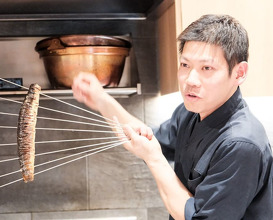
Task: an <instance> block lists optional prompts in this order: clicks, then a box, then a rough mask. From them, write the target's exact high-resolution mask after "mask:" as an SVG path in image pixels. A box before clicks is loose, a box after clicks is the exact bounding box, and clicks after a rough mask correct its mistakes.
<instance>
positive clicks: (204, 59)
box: [180, 55, 214, 63]
mask: <svg viewBox="0 0 273 220" xmlns="http://www.w3.org/2000/svg"><path fill="white" fill-rule="evenodd" d="M180 59H183V60H185V61H190V59H189V58H187V57H185V56H183V55H181V56H180ZM197 60H198V61H199V62H202V63H207V62H209V63H213V62H214V59H213V58H201V59H197Z"/></svg>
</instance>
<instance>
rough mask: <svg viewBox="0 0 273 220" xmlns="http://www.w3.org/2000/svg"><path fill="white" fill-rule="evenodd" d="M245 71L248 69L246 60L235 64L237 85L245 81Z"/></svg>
mask: <svg viewBox="0 0 273 220" xmlns="http://www.w3.org/2000/svg"><path fill="white" fill-rule="evenodd" d="M247 71H248V63H247V62H246V61H243V62H241V63H238V64H237V65H236V80H237V83H238V85H241V84H242V83H243V82H244V81H245V79H246V76H247Z"/></svg>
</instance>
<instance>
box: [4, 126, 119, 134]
mask: <svg viewBox="0 0 273 220" xmlns="http://www.w3.org/2000/svg"><path fill="white" fill-rule="evenodd" d="M0 128H7V129H17V127H13V126H0ZM35 129H36V130H44V131H72V132H94V133H111V134H122V133H123V132H122V131H102V130H101V131H100V130H85V129H73V128H35Z"/></svg>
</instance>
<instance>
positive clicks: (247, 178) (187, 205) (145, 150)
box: [73, 15, 273, 220]
mask: <svg viewBox="0 0 273 220" xmlns="http://www.w3.org/2000/svg"><path fill="white" fill-rule="evenodd" d="M178 40H179V42H180V52H181V57H180V67H179V70H178V82H179V86H180V91H181V94H182V96H183V99H184V103H182V104H181V105H180V106H178V107H177V109H176V110H175V111H174V113H173V115H172V117H171V119H169V120H168V121H166V122H165V123H163V124H162V125H161V126H160V128H159V129H157V130H155V132H154V133H155V136H153V133H152V131H151V129H149V128H147V127H146V126H145V125H144V124H143V123H142V122H140V121H139V120H138V119H136V118H134V117H133V116H131V115H130V114H129V113H128V112H126V111H125V110H124V109H123V108H122V107H121V106H120V105H119V104H118V103H117V102H116V101H115V100H114V99H113V98H112V97H110V96H109V95H107V94H106V93H105V92H104V91H103V89H102V88H101V86H100V85H99V82H98V80H97V79H96V78H95V77H94V76H93V75H86V74H80V75H79V76H78V77H77V78H76V79H75V81H74V84H73V91H74V96H75V97H76V98H77V99H78V101H80V102H84V103H85V104H86V105H88V106H89V107H91V108H92V109H94V110H97V111H99V112H100V113H101V114H102V115H104V116H105V117H108V118H112V117H113V116H116V117H117V119H118V120H119V121H120V122H121V123H122V124H127V125H125V126H124V133H125V134H126V136H127V137H128V139H129V140H130V141H129V142H128V143H126V144H124V146H125V148H126V149H128V150H129V151H131V152H132V153H134V154H135V155H136V156H138V157H139V158H141V159H143V160H144V161H145V163H146V164H147V166H148V167H149V169H150V170H151V173H152V174H153V176H154V178H155V181H156V183H157V186H158V189H159V192H160V195H161V197H162V200H163V202H164V204H165V206H166V208H167V209H168V211H169V213H170V215H171V216H170V219H176V220H178V219H187V220H188V219H210V220H212V219H215V220H225V219H226V220H237V219H238V220H239V219H246V220H257V219H261V220H272V219H273V183H272V181H273V180H272V179H273V167H272V152H271V147H270V144H269V142H268V139H267V137H266V134H265V131H264V128H263V126H262V125H261V124H260V122H259V121H258V120H257V119H256V118H255V117H254V116H253V115H252V114H251V112H250V110H249V108H248V106H247V104H246V103H245V101H244V100H243V99H242V96H241V92H240V88H239V86H240V85H241V84H242V83H243V82H244V81H245V79H246V75H247V70H248V64H247V60H248V36H247V32H246V31H245V29H244V28H243V27H242V26H241V25H240V24H239V23H238V22H237V21H236V20H235V19H234V18H232V17H230V16H226V15H205V16H202V17H201V18H200V19H198V20H197V21H195V22H193V23H192V24H191V25H190V26H189V27H188V28H186V29H185V30H184V31H183V32H182V34H181V35H180V36H179V38H178ZM168 160H174V161H175V168H174V170H173V169H172V168H171V166H170V165H169V163H168Z"/></svg>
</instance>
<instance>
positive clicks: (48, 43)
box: [35, 35, 131, 51]
mask: <svg viewBox="0 0 273 220" xmlns="http://www.w3.org/2000/svg"><path fill="white" fill-rule="evenodd" d="M76 46H77V47H78V46H115V47H127V48H130V47H131V43H130V42H129V41H127V40H124V39H121V38H118V37H110V36H104V35H65V36H59V37H51V38H46V39H43V40H41V41H39V42H38V43H37V44H36V47H35V50H36V51H40V50H51V49H62V48H65V47H76Z"/></svg>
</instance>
